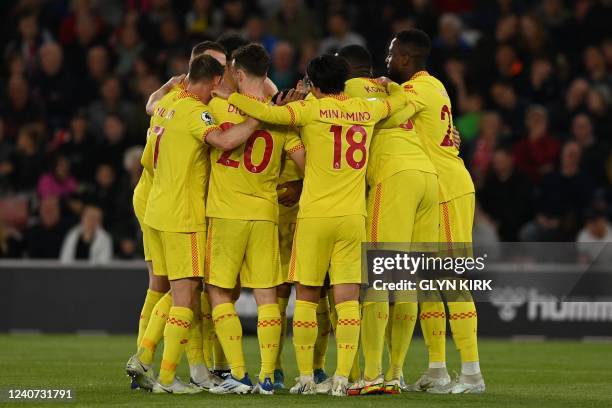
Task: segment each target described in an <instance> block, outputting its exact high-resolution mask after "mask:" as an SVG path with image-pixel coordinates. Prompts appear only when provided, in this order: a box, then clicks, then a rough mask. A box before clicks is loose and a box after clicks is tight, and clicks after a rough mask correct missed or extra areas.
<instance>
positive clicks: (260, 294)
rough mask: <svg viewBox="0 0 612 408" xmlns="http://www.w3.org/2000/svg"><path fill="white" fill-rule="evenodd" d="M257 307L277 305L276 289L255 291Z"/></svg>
mask: <svg viewBox="0 0 612 408" xmlns="http://www.w3.org/2000/svg"><path fill="white" fill-rule="evenodd" d="M253 295H254V296H255V302H257V306H261V305H269V304H272V303H277V302H278V300H277V297H276V288H265V289H253Z"/></svg>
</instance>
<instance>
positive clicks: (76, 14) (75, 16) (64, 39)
mask: <svg viewBox="0 0 612 408" xmlns="http://www.w3.org/2000/svg"><path fill="white" fill-rule="evenodd" d="M70 3H71V4H70V8H71V11H70V14H68V15H67V16H66V17H65V18H64V20H63V21H62V22H61V25H60V27H59V41H60V42H61V43H62V44H70V43H72V42H73V41H74V40H75V39H76V38H77V36H78V33H79V30H82V28H83V26H84V25H88V26H89V27H90V28H91V29H92V32H93V33H94V35H96V36H97V35H100V34H101V33H102V30H103V27H104V22H103V21H102V19H101V18H100V17H98V16H97V15H96V13H95V11H94V10H93V8H92V3H93V2H92V1H91V0H72V1H71V2H70Z"/></svg>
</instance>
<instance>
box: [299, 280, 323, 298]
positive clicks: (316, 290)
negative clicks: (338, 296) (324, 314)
mask: <svg viewBox="0 0 612 408" xmlns="http://www.w3.org/2000/svg"><path fill="white" fill-rule="evenodd" d="M295 289H296V291H295V296H296V299H297V300H303V301H305V302H312V303H319V298H320V297H319V296H320V294H321V288H320V287H319V286H306V285H302V284H299V283H298V284H296V287H295Z"/></svg>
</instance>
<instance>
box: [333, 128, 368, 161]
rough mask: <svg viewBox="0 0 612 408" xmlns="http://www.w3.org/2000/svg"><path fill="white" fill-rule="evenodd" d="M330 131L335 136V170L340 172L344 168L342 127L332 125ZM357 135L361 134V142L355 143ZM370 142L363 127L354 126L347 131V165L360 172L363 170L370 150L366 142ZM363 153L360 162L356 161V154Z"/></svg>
mask: <svg viewBox="0 0 612 408" xmlns="http://www.w3.org/2000/svg"><path fill="white" fill-rule="evenodd" d="M329 131H330V132H331V133H333V134H334V162H333V167H334V169H336V170H338V169H340V168H341V167H342V164H341V161H342V126H339V125H331V127H330V128H329ZM355 133H359V134H361V140H360V141H355ZM367 140H368V135H367V133H366V130H365V129H364V128H363V126H359V125H353V126H351V127H350V128H348V130H347V131H346V142H347V143H348V145H349V147H348V149H346V163H347V164H348V165H349V166H350V167H352V168H354V169H356V170H359V169H361V168H363V166H364V165H365V162H366V158H367V153H368V149H367V147H366V142H367ZM357 151H359V152H361V159H359V161H357V160H355V152H357Z"/></svg>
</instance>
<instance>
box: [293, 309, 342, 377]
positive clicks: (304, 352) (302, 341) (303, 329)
mask: <svg viewBox="0 0 612 408" xmlns="http://www.w3.org/2000/svg"><path fill="white" fill-rule="evenodd" d="M317 331H318V330H317V304H316V303H313V302H306V301H303V300H296V302H295V311H294V312H293V347H294V348H295V358H296V360H297V366H298V370H299V372H300V375H302V376H312V365H313V358H314V355H313V354H314V345H315V342H316V340H317ZM347 374H348V373H347Z"/></svg>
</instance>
